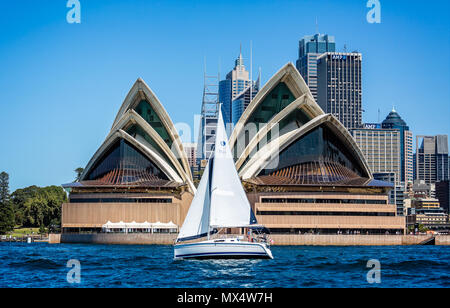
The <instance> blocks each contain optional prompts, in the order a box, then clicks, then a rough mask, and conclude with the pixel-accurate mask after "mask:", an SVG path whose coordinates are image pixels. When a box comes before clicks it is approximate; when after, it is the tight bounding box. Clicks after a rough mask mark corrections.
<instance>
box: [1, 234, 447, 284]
mask: <svg viewBox="0 0 450 308" xmlns="http://www.w3.org/2000/svg"><path fill="white" fill-rule="evenodd" d="M272 251H273V254H274V256H275V259H274V260H254V261H248V260H202V261H173V259H172V257H173V248H172V247H171V246H108V245H65V244H61V245H48V244H25V243H23V244H22V243H0V262H1V266H0V287H73V286H75V287H257V288H259V287H346V288H347V287H373V286H376V287H447V288H448V287H450V257H449V256H450V247H449V246H441V247H440V246H384V247H302V246H296V247H293V246H292V247H272ZM70 259H77V260H79V261H80V263H81V283H80V284H78V285H73V284H69V283H68V282H67V280H66V276H67V273H68V271H69V270H70V268H67V267H66V264H67V261H68V260H70ZM370 259H378V260H379V261H380V263H381V277H380V278H381V283H380V284H369V283H368V282H367V279H366V275H367V272H368V271H369V270H370V269H369V268H367V267H366V265H367V261H368V260H370Z"/></svg>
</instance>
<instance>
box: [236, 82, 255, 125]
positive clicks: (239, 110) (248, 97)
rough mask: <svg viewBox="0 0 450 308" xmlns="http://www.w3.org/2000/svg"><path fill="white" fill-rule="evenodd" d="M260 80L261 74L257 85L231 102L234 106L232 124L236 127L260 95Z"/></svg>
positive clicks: (250, 87)
mask: <svg viewBox="0 0 450 308" xmlns="http://www.w3.org/2000/svg"><path fill="white" fill-rule="evenodd" d="M260 80H261V74H260V75H259V77H258V80H257V81H256V83H254V84H253V86H249V87H248V88H247V89H245V90H244V91H243V92H241V94H239V95H238V96H237V97H236V98H235V99H234V100H233V101H232V102H231V106H232V108H231V110H232V115H231V122H232V123H233V125H236V123H237V122H238V121H239V119H240V118H241V116H242V114H243V113H244V111H245V109H247V106H248V105H249V104H250V102H251V101H252V100H253V98H254V97H255V96H256V94H257V93H258V91H259V88H260Z"/></svg>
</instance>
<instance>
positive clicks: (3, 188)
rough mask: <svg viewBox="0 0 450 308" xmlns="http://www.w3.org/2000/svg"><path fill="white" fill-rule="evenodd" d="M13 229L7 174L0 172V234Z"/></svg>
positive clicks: (12, 213)
mask: <svg viewBox="0 0 450 308" xmlns="http://www.w3.org/2000/svg"><path fill="white" fill-rule="evenodd" d="M13 229H14V211H13V207H12V204H11V200H10V195H9V175H8V173H6V172H2V173H0V234H5V233H7V232H9V231H12V230H13Z"/></svg>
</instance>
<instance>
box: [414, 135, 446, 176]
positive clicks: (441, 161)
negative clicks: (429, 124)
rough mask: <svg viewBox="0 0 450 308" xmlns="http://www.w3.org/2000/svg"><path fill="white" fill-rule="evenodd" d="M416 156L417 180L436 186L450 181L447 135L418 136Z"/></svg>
mask: <svg viewBox="0 0 450 308" xmlns="http://www.w3.org/2000/svg"><path fill="white" fill-rule="evenodd" d="M415 156H416V157H415V160H414V162H415V176H416V180H423V181H425V183H427V184H434V183H436V182H439V181H447V180H448V179H449V156H448V137H447V135H437V136H417V137H416V155H415Z"/></svg>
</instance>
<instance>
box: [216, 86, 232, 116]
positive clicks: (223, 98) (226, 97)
mask: <svg viewBox="0 0 450 308" xmlns="http://www.w3.org/2000/svg"><path fill="white" fill-rule="evenodd" d="M219 102H220V103H221V104H222V116H223V122H224V123H225V125H227V124H228V123H232V122H231V116H232V105H231V79H225V80H222V81H220V82H219Z"/></svg>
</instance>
